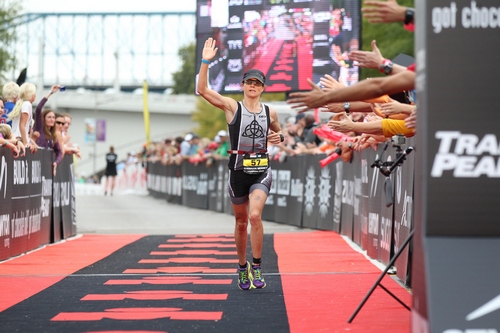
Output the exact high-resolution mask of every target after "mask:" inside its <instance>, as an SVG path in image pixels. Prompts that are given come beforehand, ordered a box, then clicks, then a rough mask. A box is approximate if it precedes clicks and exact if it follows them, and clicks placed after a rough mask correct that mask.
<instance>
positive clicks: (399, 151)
mask: <svg viewBox="0 0 500 333" xmlns="http://www.w3.org/2000/svg"><path fill="white" fill-rule="evenodd" d="M391 143H392V146H393V147H394V148H395V149H396V156H395V160H394V161H386V162H383V161H382V156H383V155H384V152H385V151H386V149H387V147H388V146H389V142H386V143H385V146H384V149H383V150H382V154H381V155H380V158H379V159H377V160H375V161H374V162H373V163H372V165H371V167H372V168H378V169H379V170H380V172H381V173H382V174H383V175H384V176H386V177H389V176H390V175H391V173H392V172H393V171H394V170H395V169H396V167H398V166H400V165H402V164H403V162H404V160H405V159H406V155H408V154H410V153H411V152H412V151H413V149H414V148H413V147H411V146H410V147H408V148H407V149H403V145H405V144H406V137H405V136H404V135H402V134H396V135H394V136H392V137H391Z"/></svg>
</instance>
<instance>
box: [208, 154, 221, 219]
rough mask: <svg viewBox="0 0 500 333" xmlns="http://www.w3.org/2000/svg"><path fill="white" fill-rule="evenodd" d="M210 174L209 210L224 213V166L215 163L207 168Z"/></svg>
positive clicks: (217, 162)
mask: <svg viewBox="0 0 500 333" xmlns="http://www.w3.org/2000/svg"><path fill="white" fill-rule="evenodd" d="M207 173H208V209H209V210H213V211H216V212H222V209H223V208H222V207H223V202H222V200H223V195H224V194H223V191H224V186H223V184H224V165H223V164H221V162H220V161H214V162H213V163H212V165H211V166H210V167H208V168H207Z"/></svg>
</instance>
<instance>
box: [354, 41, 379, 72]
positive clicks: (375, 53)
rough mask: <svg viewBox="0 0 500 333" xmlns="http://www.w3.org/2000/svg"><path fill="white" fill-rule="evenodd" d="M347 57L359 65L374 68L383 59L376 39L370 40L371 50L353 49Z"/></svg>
mask: <svg viewBox="0 0 500 333" xmlns="http://www.w3.org/2000/svg"><path fill="white" fill-rule="evenodd" d="M349 59H351V60H354V61H357V62H358V66H359V67H365V68H376V69H378V68H379V66H380V65H381V64H382V62H383V61H384V57H383V56H382V53H381V52H380V50H379V49H378V47H377V41H376V40H372V50H371V51H360V50H354V51H351V52H350V53H349Z"/></svg>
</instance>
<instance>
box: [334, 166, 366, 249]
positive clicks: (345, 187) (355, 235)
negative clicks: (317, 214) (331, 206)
mask: <svg viewBox="0 0 500 333" xmlns="http://www.w3.org/2000/svg"><path fill="white" fill-rule="evenodd" d="M339 163H343V166H342V198H341V200H342V209H341V211H342V215H341V217H340V233H341V234H342V235H344V236H347V237H349V238H350V239H352V240H353V241H354V242H355V243H356V244H358V245H359V244H360V234H361V232H360V225H359V223H357V224H354V172H353V167H352V163H344V162H340V161H339Z"/></svg>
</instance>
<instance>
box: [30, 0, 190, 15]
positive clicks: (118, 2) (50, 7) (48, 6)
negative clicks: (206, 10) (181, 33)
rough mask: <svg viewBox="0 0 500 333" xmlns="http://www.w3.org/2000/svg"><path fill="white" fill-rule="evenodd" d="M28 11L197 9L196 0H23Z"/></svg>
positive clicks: (175, 10) (160, 10) (169, 10)
mask: <svg viewBox="0 0 500 333" xmlns="http://www.w3.org/2000/svg"><path fill="white" fill-rule="evenodd" d="M22 3H23V8H24V10H25V11H26V12H31V13H39V12H44V13H46V12H52V13H54V12H55V13H58V12H179V11H181V12H183V11H192V12H194V11H195V10H196V0H181V1H178V0H161V1H160V0H142V1H133V0H132V1H126V0H125V1H124V0H84V1H76V0H22Z"/></svg>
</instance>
